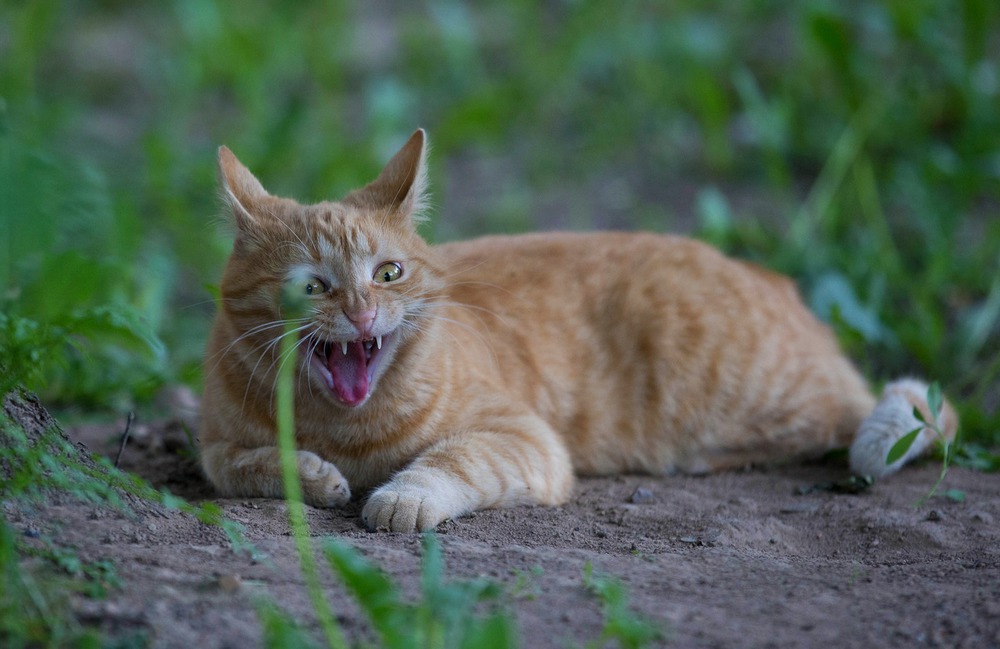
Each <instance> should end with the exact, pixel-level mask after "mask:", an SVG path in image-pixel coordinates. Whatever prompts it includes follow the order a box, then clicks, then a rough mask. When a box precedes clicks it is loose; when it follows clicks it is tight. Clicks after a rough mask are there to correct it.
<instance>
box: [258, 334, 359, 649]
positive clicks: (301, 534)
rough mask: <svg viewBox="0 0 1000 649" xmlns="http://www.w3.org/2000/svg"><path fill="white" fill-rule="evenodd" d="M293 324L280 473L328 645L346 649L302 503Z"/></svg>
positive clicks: (282, 395) (280, 405)
mask: <svg viewBox="0 0 1000 649" xmlns="http://www.w3.org/2000/svg"><path fill="white" fill-rule="evenodd" d="M292 332H293V325H292V324H286V325H285V335H284V336H283V337H282V339H281V354H280V358H282V359H283V362H281V363H280V364H279V366H278V380H277V386H276V388H275V389H276V394H275V398H276V401H277V408H276V409H277V425H278V450H279V451H280V454H281V475H282V480H283V483H284V488H285V499H286V503H287V506H288V519H289V524H290V525H291V528H292V537H293V539H294V540H295V549H296V551H297V552H298V555H299V565H300V567H301V569H302V576H303V578H304V579H305V582H306V589H307V590H308V591H309V599H310V600H311V601H312V605H313V610H314V611H315V612H316V617H317V618H318V619H319V624H320V627H321V628H322V629H323V635H324V636H325V637H326V641H327V644H328V645H329V646H330V647H331V648H334V649H340V648H343V649H346V647H347V643H346V642H344V637H343V634H342V633H341V631H340V627H339V626H338V625H337V621H336V619H335V618H334V617H333V613H332V611H331V610H330V604H329V602H328V601H327V599H326V597H325V596H324V594H323V589H322V587H321V585H320V583H319V575H318V573H317V570H316V559H315V556H314V555H313V548H312V543H311V539H310V535H309V524H308V522H307V521H306V514H305V506H304V505H303V504H302V483H301V482H300V481H299V472H298V461H297V451H296V448H295V415H294V398H295V395H294V386H295V383H294V381H295V368H296V366H297V364H296V363H295V362H293V359H294V358H295V354H297V353H298V352H297V350H296V343H297V340H296V337H295V335H294V333H292Z"/></svg>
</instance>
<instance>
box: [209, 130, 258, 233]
mask: <svg viewBox="0 0 1000 649" xmlns="http://www.w3.org/2000/svg"><path fill="white" fill-rule="evenodd" d="M219 176H220V177H221V178H222V193H223V198H224V199H225V201H226V204H227V205H228V206H229V209H231V210H232V212H233V218H234V219H235V221H236V227H237V228H238V229H239V231H240V232H241V233H244V234H252V233H253V232H255V231H256V230H257V229H258V220H257V217H256V216H254V213H255V212H256V209H255V207H256V204H257V203H258V202H259V201H260V200H261V199H262V198H266V197H268V196H269V194H268V193H267V190H265V189H264V186H263V185H261V184H260V181H259V180H257V179H256V178H254V175H253V174H252V173H250V170H249V169H247V168H246V167H244V166H243V163H241V162H240V161H239V160H237V159H236V156H235V155H233V152H232V151H230V150H229V148H228V147H226V146H220V147H219Z"/></svg>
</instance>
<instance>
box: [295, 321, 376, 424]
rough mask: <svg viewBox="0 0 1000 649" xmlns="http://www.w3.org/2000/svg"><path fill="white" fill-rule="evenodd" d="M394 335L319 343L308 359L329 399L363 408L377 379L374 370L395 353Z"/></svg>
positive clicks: (344, 404) (348, 405) (351, 406)
mask: <svg viewBox="0 0 1000 649" xmlns="http://www.w3.org/2000/svg"><path fill="white" fill-rule="evenodd" d="M395 346H396V333H395V332H392V333H388V334H383V335H381V336H376V337H373V338H368V339H358V340H349V341H332V340H330V341H320V342H319V343H318V344H315V345H314V346H310V347H312V348H313V352H312V354H311V358H310V359H309V364H310V369H311V370H312V371H314V372H315V373H316V375H317V376H318V377H319V379H320V381H321V382H322V383H323V386H324V387H325V388H326V390H327V393H328V394H329V395H330V396H331V397H332V398H333V400H334V401H335V402H336V403H338V404H340V405H343V406H347V407H349V408H357V407H360V406H361V405H363V404H364V403H365V402H366V401H368V398H369V397H370V396H371V393H372V390H373V389H374V387H375V383H376V381H377V380H378V378H379V374H378V370H379V368H380V367H381V366H382V364H383V363H384V362H385V361H386V359H388V357H390V356H391V355H392V353H393V351H394V350H395Z"/></svg>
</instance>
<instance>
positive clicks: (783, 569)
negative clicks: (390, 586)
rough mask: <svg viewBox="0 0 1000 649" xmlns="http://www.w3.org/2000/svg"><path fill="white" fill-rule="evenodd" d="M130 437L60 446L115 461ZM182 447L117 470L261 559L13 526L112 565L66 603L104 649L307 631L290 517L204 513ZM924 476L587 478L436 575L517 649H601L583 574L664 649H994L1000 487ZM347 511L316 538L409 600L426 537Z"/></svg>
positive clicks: (494, 520) (998, 638)
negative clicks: (499, 617)
mask: <svg viewBox="0 0 1000 649" xmlns="http://www.w3.org/2000/svg"><path fill="white" fill-rule="evenodd" d="M123 426H124V422H122V423H119V424H117V425H111V426H98V425H90V426H77V427H72V428H70V429H69V430H67V433H68V435H69V436H70V437H71V438H72V439H74V440H77V441H82V442H85V443H86V444H87V445H88V446H89V448H90V449H91V450H93V451H95V452H97V453H101V454H105V455H108V456H109V457H111V458H114V456H115V453H116V452H117V450H118V441H119V439H118V438H119V434H120V431H121V430H122V429H123ZM189 444H190V440H189V439H188V436H187V434H186V433H185V432H184V430H183V427H182V426H180V425H179V423H178V422H176V421H175V422H165V423H158V424H154V425H148V424H144V423H142V422H137V424H136V425H134V426H133V429H132V436H131V439H130V441H129V443H128V445H127V447H126V449H125V452H124V455H123V457H122V462H121V466H122V468H124V469H126V470H129V471H132V472H135V473H137V474H139V475H141V476H142V477H144V478H146V479H147V480H149V481H150V482H152V483H153V484H154V485H156V486H157V487H166V488H168V489H169V490H171V491H172V492H173V493H175V494H178V495H181V496H183V497H185V498H188V499H191V500H193V501H201V500H204V499H211V500H212V501H214V502H216V503H217V504H218V505H219V506H221V507H222V509H223V510H224V511H225V513H226V514H227V515H228V516H229V517H231V518H232V519H233V520H236V521H238V522H239V523H241V524H242V525H243V526H244V528H245V531H246V535H247V537H248V539H249V540H250V541H251V542H252V543H253V544H254V545H255V546H256V547H257V549H258V550H260V551H261V552H262V553H264V555H266V556H265V557H264V558H259V559H256V560H255V559H252V558H251V557H249V556H248V555H246V554H237V553H235V552H234V551H233V550H232V549H231V547H230V545H229V543H228V542H227V540H226V539H225V537H224V536H223V534H222V533H221V532H220V531H219V530H218V529H216V528H212V527H208V526H205V525H202V524H200V523H197V522H196V521H194V520H193V519H191V518H190V517H188V516H185V515H182V514H179V513H166V514H162V513H156V512H146V513H144V514H140V515H138V516H136V517H133V518H129V517H126V516H123V515H120V514H118V513H115V512H107V511H103V510H97V509H95V508H94V507H93V506H91V505H81V504H74V503H66V502H63V503H61V504H57V505H53V506H51V507H49V508H47V509H45V510H43V511H41V512H35V513H34V514H27V513H24V512H20V513H19V512H16V511H10V512H8V517H9V518H11V519H12V521H13V523H14V524H15V525H16V526H19V527H23V528H24V529H25V532H28V530H29V529H35V530H36V531H38V530H40V531H41V532H42V533H43V534H51V535H52V537H53V538H55V539H56V540H58V541H60V542H62V543H66V544H70V545H72V546H75V547H76V548H77V549H78V553H79V554H80V556H81V557H83V558H87V559H109V560H111V561H113V563H114V564H115V566H116V567H117V571H118V574H119V576H120V577H121V580H122V582H123V584H124V587H123V590H121V591H119V592H114V593H112V594H111V596H110V597H109V598H108V599H105V600H86V599H83V598H80V599H77V600H75V603H74V607H75V609H76V613H77V615H78V616H79V617H80V618H81V619H83V620H85V621H88V622H91V623H96V624H99V625H100V626H102V627H103V628H105V629H106V630H108V631H109V632H111V633H112V635H118V634H122V635H124V634H130V633H135V632H141V633H144V634H146V636H147V637H149V638H151V639H152V640H153V644H154V646H157V647H199V648H203V647H204V648H212V647H220V648H221V647H240V648H244V647H252V646H258V645H259V644H260V642H261V630H260V626H259V623H258V620H257V616H256V613H255V609H254V607H253V602H254V601H255V600H256V599H257V598H259V597H260V596H262V595H264V596H266V597H269V598H271V599H272V600H274V601H277V602H279V603H280V604H281V605H282V606H283V607H285V608H286V609H287V610H288V611H290V612H292V613H294V614H295V615H296V616H297V617H298V618H299V619H300V620H303V621H305V622H306V624H313V623H314V621H313V617H312V615H311V613H310V611H311V608H310V606H309V603H308V598H307V595H306V593H305V588H304V586H303V581H302V579H301V577H300V575H299V573H298V570H297V560H296V557H295V554H294V549H293V543H292V539H291V537H290V535H289V527H288V523H287V519H286V516H285V507H284V505H283V503H282V502H280V501H275V500H246V499H239V500H231V499H218V498H215V497H214V496H213V494H212V491H211V488H210V487H209V486H208V485H207V483H206V482H205V480H204V479H203V478H202V477H201V474H200V472H199V470H198V468H197V465H196V462H195V461H194V459H193V455H192V449H191V448H190V446H189ZM937 472H938V466H936V465H935V464H933V463H929V462H928V463H924V464H922V465H918V466H914V467H909V468H907V469H904V470H903V471H902V473H901V474H899V475H897V476H894V477H893V478H891V479H890V480H887V481H885V482H883V483H882V484H879V485H876V486H875V487H874V488H873V489H871V490H870V491H868V492H866V493H863V494H861V495H848V494H842V493H833V492H831V491H827V490H822V489H817V490H807V491H808V493H804V494H800V493H799V492H800V491H803V489H802V488H803V487H809V486H812V485H816V484H817V483H824V482H831V481H836V480H838V479H840V478H842V477H843V476H844V474H845V468H844V467H843V465H842V464H839V463H837V462H826V463H817V464H808V465H796V466H788V467H782V468H771V469H754V470H747V471H743V472H731V473H724V474H720V475H713V476H709V477H679V476H675V477H647V476H624V477H615V478H606V479H583V480H581V481H580V482H579V485H578V486H577V489H576V491H575V493H574V496H573V498H572V500H571V501H570V502H569V503H568V504H567V505H565V506H564V507H557V508H520V509H512V510H503V511H487V512H479V513H476V514H474V515H471V516H466V517H462V518H460V519H458V520H454V521H447V522H445V523H443V524H442V525H440V526H439V528H438V535H439V538H440V540H441V545H442V546H443V550H444V555H445V561H446V567H447V573H448V575H449V576H451V577H455V578H458V577H476V576H487V577H490V578H492V579H494V580H496V581H499V582H501V583H503V584H505V585H506V586H507V587H508V588H509V591H510V592H511V593H512V595H511V608H512V610H513V612H514V613H515V615H516V619H517V623H518V627H519V635H520V638H521V644H522V646H524V647H540V648H547V647H553V648H555V647H558V648H563V647H567V646H580V645H582V644H583V643H585V642H587V641H588V640H592V639H594V638H596V637H598V635H599V632H600V628H601V613H600V605H599V603H598V601H597V600H596V599H595V597H594V596H593V595H592V594H590V593H588V592H587V590H586V589H585V587H584V585H583V570H584V565H585V564H586V563H587V562H588V561H589V562H591V563H592V564H593V566H594V569H595V571H599V572H602V573H604V574H609V575H614V576H616V577H618V578H620V579H621V580H622V581H623V582H624V583H625V584H626V585H627V588H628V592H629V594H630V596H631V600H632V606H633V609H634V610H635V611H636V612H638V613H640V614H642V615H645V616H648V617H651V618H654V619H657V620H660V621H661V622H662V624H663V627H664V628H665V629H666V632H667V639H666V640H665V641H664V644H665V645H668V646H673V647H804V646H823V645H829V646H837V647H845V648H850V647H859V648H861V647H864V648H866V649H868V648H871V647H883V646H885V647H889V646H898V647H923V646H927V647H1000V525H998V522H1000V475H997V474H980V473H975V472H972V471H969V470H965V469H960V468H955V469H952V470H951V472H950V473H949V474H948V477H947V480H946V483H945V487H946V488H957V489H962V490H964V492H965V494H966V499H965V501H964V502H954V501H952V500H949V499H946V498H934V499H932V500H931V501H929V502H928V503H926V504H924V505H923V506H921V507H914V503H915V501H917V500H918V499H919V498H920V497H921V495H923V494H925V493H926V492H927V490H928V489H929V488H930V486H931V485H932V484H933V482H934V480H935V478H936V475H937ZM640 488H641V489H642V490H644V491H638V492H637V489H640ZM359 512H360V507H359V506H358V505H357V504H352V506H350V507H348V508H346V509H343V510H319V509H309V522H310V525H311V529H312V533H313V534H314V535H315V536H317V537H322V536H336V537H339V538H341V539H344V540H346V541H348V542H349V543H351V544H352V545H354V546H355V547H357V548H359V549H360V550H361V551H362V552H363V554H364V555H365V556H367V557H368V558H370V559H372V560H373V561H375V562H377V563H378V564H379V565H380V566H381V567H382V568H383V569H384V570H385V571H387V572H388V573H390V574H391V575H392V576H393V577H394V578H396V579H397V580H399V582H400V583H401V584H402V585H403V588H404V590H405V591H406V592H407V593H409V594H415V593H416V592H417V590H418V588H419V567H420V540H419V537H418V536H416V535H405V534H385V533H369V532H366V531H365V530H364V529H363V527H362V526H361V523H360V518H359ZM539 569H540V570H539ZM526 577H527V581H526V582H525V578H526ZM325 580H326V582H327V593H328V596H329V598H330V599H331V601H332V603H333V608H334V611H335V612H336V613H337V616H338V619H339V620H340V622H341V624H342V626H343V628H344V630H345V633H347V634H348V636H349V637H352V638H355V639H357V638H361V637H364V635H363V634H364V633H365V631H364V629H365V628H366V623H365V621H364V620H363V618H362V616H361V614H360V613H359V612H358V610H357V609H356V607H355V606H354V605H353V603H351V601H350V600H349V598H348V597H347V596H346V595H345V594H344V592H343V591H342V590H341V589H340V587H339V586H338V585H337V584H336V583H335V580H334V579H333V577H332V576H330V575H326V577H325ZM519 580H520V586H518V587H517V588H515V585H516V584H518V583H519Z"/></svg>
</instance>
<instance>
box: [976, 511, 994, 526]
mask: <svg viewBox="0 0 1000 649" xmlns="http://www.w3.org/2000/svg"><path fill="white" fill-rule="evenodd" d="M972 521H973V522H974V523H983V524H985V525H992V524H993V516H992V515H990V514H987V513H986V512H975V513H974V514H973V515H972Z"/></svg>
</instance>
